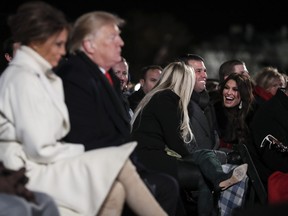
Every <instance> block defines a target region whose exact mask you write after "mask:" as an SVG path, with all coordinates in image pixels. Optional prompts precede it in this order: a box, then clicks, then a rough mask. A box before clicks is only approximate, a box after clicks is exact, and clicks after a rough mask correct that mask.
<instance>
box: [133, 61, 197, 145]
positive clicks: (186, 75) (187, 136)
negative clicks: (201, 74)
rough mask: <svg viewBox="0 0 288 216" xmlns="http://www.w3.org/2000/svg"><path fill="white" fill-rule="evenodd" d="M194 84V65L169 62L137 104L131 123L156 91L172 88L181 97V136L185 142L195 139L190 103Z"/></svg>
mask: <svg viewBox="0 0 288 216" xmlns="http://www.w3.org/2000/svg"><path fill="white" fill-rule="evenodd" d="M194 85H195V72H194V69H193V68H192V67H190V66H188V65H186V64H185V63H184V62H172V63H170V64H168V65H167V66H166V67H165V68H164V69H163V72H162V73H161V76H160V79H159V80H158V82H157V83H156V85H155V87H154V88H153V89H152V90H151V91H150V92H148V93H147V94H146V95H145V97H144V98H143V99H142V100H141V102H140V103H139V105H138V106H137V108H136V110H135V113H134V115H133V118H132V120H131V124H132V125H133V124H134V122H135V119H136V118H137V116H138V115H139V116H140V117H141V113H142V110H143V109H144V108H145V106H146V105H147V104H148V103H149V101H150V100H151V98H152V97H153V96H154V95H155V94H156V93H158V92H161V91H163V90H166V89H170V90H171V91H173V92H175V93H176V94H177V95H178V96H179V97H180V100H179V110H180V111H182V112H181V114H182V122H181V124H180V133H181V137H182V139H183V141H184V142H185V143H189V142H191V141H192V139H193V133H192V130H191V127H190V119H189V115H188V104H189V101H190V98H191V95H192V92H193V89H194ZM140 121H141V118H140Z"/></svg>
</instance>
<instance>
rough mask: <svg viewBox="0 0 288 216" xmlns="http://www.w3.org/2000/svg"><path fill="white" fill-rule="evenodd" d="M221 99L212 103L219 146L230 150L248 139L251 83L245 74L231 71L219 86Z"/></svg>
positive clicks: (251, 94) (251, 93)
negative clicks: (217, 128)
mask: <svg viewBox="0 0 288 216" xmlns="http://www.w3.org/2000/svg"><path fill="white" fill-rule="evenodd" d="M219 91H220V94H221V101H219V102H217V103H215V104H214V107H215V112H216V117H217V122H218V127H219V138H220V148H221V149H222V150H226V151H228V152H229V151H232V150H233V146H234V145H235V144H237V143H239V142H240V143H247V142H248V141H249V139H250V138H249V128H248V126H249V125H248V123H247V118H248V117H249V115H250V112H251V111H252V103H253V100H254V97H253V85H252V82H251V80H250V78H248V77H247V76H245V75H243V74H237V73H232V74H230V75H229V76H228V77H227V78H226V79H225V80H224V81H223V82H222V83H220V88H219Z"/></svg>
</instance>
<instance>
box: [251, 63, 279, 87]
mask: <svg viewBox="0 0 288 216" xmlns="http://www.w3.org/2000/svg"><path fill="white" fill-rule="evenodd" d="M282 79H283V77H282V74H281V73H280V72H279V71H278V69H277V68H274V67H270V66H269V67H264V68H262V70H261V71H260V72H259V73H258V74H257V75H256V76H255V83H256V85H258V86H260V87H261V88H263V89H268V88H270V87H272V86H273V84H274V83H275V82H277V81H282Z"/></svg>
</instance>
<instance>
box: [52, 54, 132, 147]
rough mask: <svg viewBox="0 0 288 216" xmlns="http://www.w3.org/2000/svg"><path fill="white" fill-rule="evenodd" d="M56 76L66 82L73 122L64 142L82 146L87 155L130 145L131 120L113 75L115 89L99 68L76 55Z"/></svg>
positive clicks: (117, 82) (67, 100)
mask: <svg viewBox="0 0 288 216" xmlns="http://www.w3.org/2000/svg"><path fill="white" fill-rule="evenodd" d="M56 73H57V74H58V75H59V76H60V77H61V78H62V80H63V86H64V93H65V102H66V104H67V107H68V111H69V116H70V122H71V131H70V132H69V134H68V135H67V136H66V137H65V141H67V142H74V143H75V142H79V143H83V144H84V145H85V150H86V151H87V150H90V149H95V148H100V147H107V146H118V145H121V144H123V143H125V142H127V141H129V137H130V122H129V116H128V113H127V112H126V111H125V109H124V107H123V101H122V95H121V94H122V93H121V89H120V82H119V80H118V78H117V77H116V76H115V75H114V73H113V71H109V74H110V76H111V78H112V80H113V83H114V85H113V87H112V86H111V85H110V83H109V82H108V79H107V78H106V76H105V75H104V74H103V72H102V71H101V70H100V69H99V67H98V65H96V64H95V63H94V62H92V61H91V60H90V59H89V58H88V57H87V56H86V55H85V54H84V53H83V52H77V53H76V54H75V55H71V56H69V57H68V58H67V60H66V61H65V62H64V63H62V64H61V65H60V66H59V67H58V68H57V70H56ZM113 88H114V89H113ZM91 119H92V120H91Z"/></svg>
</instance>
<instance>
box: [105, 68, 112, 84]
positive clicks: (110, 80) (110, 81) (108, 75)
mask: <svg viewBox="0 0 288 216" xmlns="http://www.w3.org/2000/svg"><path fill="white" fill-rule="evenodd" d="M105 76H106V78H107V79H108V81H109V83H110V84H111V85H112V86H113V80H112V78H111V76H110V74H109V72H108V71H106V72H105Z"/></svg>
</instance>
